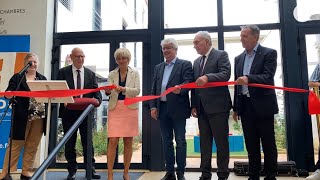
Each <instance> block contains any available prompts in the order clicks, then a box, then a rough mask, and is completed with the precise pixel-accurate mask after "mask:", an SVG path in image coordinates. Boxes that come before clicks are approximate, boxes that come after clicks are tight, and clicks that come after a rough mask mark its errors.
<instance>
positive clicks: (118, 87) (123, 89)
mask: <svg viewBox="0 0 320 180" xmlns="http://www.w3.org/2000/svg"><path fill="white" fill-rule="evenodd" d="M116 91H117V92H118V93H121V92H126V88H125V87H122V86H117V87H116Z"/></svg>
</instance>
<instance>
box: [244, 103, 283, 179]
mask: <svg viewBox="0 0 320 180" xmlns="http://www.w3.org/2000/svg"><path fill="white" fill-rule="evenodd" d="M242 104H243V112H242V114H241V122H242V128H243V134H244V139H245V144H246V148H247V151H248V159H249V176H250V177H251V178H253V179H257V178H259V175H260V171H261V148H260V142H261V145H262V149H263V153H264V172H265V174H266V176H267V177H268V178H274V177H275V176H276V175H277V157H278V153H277V146H276V142H275V132H274V115H273V114H271V115H265V116H264V117H260V116H258V115H257V114H256V112H255V111H254V109H255V108H254V106H253V104H252V102H251V99H250V98H248V97H244V98H243V101H242Z"/></svg>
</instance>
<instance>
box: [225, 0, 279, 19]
mask: <svg viewBox="0 0 320 180" xmlns="http://www.w3.org/2000/svg"><path fill="white" fill-rule="evenodd" d="M249 7H250V8H249ZM278 11H279V8H278V0H242V1H235V0H223V22H224V24H225V25H236V24H264V23H277V22H279V13H278Z"/></svg>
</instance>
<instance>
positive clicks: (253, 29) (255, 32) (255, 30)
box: [240, 24, 260, 37]
mask: <svg viewBox="0 0 320 180" xmlns="http://www.w3.org/2000/svg"><path fill="white" fill-rule="evenodd" d="M240 28H241V30H243V29H247V28H248V29H250V30H251V32H252V34H253V35H257V36H258V37H260V29H259V27H258V26H257V25H254V24H252V25H245V26H240Z"/></svg>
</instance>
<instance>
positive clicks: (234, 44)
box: [225, 30, 287, 161]
mask: <svg viewBox="0 0 320 180" xmlns="http://www.w3.org/2000/svg"><path fill="white" fill-rule="evenodd" d="M259 42H260V44H261V45H262V46H265V47H270V48H273V49H275V50H277V53H278V60H277V70H276V74H275V76H274V79H275V85H276V86H283V75H282V63H281V57H282V55H281V49H280V33H279V31H278V30H262V31H260V40H259ZM225 49H226V51H227V52H228V54H229V59H230V63H231V69H232V71H231V72H232V73H231V76H232V77H231V78H230V81H233V80H234V73H233V72H234V58H235V57H236V56H238V55H239V54H241V53H242V52H243V51H244V49H243V47H242V44H241V42H240V31H238V32H227V33H225ZM229 90H230V93H231V94H232V96H231V98H232V99H233V94H234V87H233V86H230V87H229ZM276 95H277V100H278V106H279V113H278V114H276V115H275V134H276V143H277V148H278V160H279V161H286V160H287V155H286V136H285V134H286V133H285V129H286V128H285V116H284V96H283V91H281V90H276ZM230 122H231V125H230V133H232V134H237V135H242V134H243V133H242V127H241V122H240V121H239V122H238V123H235V122H234V121H230ZM231 154H232V153H231ZM242 156H244V157H245V158H247V157H246V156H247V152H246V151H244V153H243V154H242ZM231 157H232V156H231ZM234 160H235V159H232V160H231V161H234Z"/></svg>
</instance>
